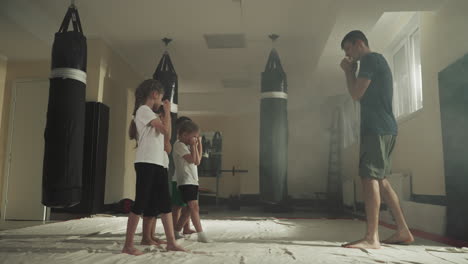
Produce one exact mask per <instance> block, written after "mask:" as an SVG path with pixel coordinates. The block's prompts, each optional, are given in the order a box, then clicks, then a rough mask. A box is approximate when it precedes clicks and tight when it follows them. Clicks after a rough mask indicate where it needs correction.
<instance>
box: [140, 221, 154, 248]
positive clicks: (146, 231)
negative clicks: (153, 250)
mask: <svg viewBox="0 0 468 264" xmlns="http://www.w3.org/2000/svg"><path fill="white" fill-rule="evenodd" d="M155 220H156V217H152V216H149V217H147V216H145V217H143V235H142V237H141V245H158V243H156V242H155V241H153V233H152V231H153V226H154V223H155Z"/></svg>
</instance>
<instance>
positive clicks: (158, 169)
mask: <svg viewBox="0 0 468 264" xmlns="http://www.w3.org/2000/svg"><path fill="white" fill-rule="evenodd" d="M135 171H136V192H135V203H134V204H133V206H132V210H131V211H132V212H133V213H134V214H137V215H141V214H143V215H144V216H150V217H151V216H157V215H158V214H160V213H163V214H167V213H170V212H171V196H170V194H169V185H168V175H167V169H166V168H164V167H163V166H159V165H156V164H151V163H135Z"/></svg>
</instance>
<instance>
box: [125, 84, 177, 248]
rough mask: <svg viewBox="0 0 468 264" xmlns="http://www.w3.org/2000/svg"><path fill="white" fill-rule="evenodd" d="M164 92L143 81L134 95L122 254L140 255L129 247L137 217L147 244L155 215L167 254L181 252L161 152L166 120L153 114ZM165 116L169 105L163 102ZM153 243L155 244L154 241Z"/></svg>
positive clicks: (167, 122)
mask: <svg viewBox="0 0 468 264" xmlns="http://www.w3.org/2000/svg"><path fill="white" fill-rule="evenodd" d="M163 95H164V89H163V87H162V85H161V84H160V83H159V81H156V80H153V79H149V80H145V81H143V83H141V84H140V85H139V86H138V88H137V89H136V91H135V108H134V111H133V114H134V118H133V120H132V122H131V124H130V128H129V135H130V139H135V140H136V141H137V149H136V157H135V171H136V177H137V179H136V192H135V203H134V204H133V206H132V209H131V212H130V214H129V216H128V222H127V233H126V237H125V245H124V247H123V249H122V252H123V253H127V254H130V255H141V254H143V253H142V252H141V251H140V250H138V249H136V248H135V246H134V243H133V239H134V236H135V231H136V228H137V226H138V222H139V219H140V216H141V215H143V237H144V238H143V239H144V240H148V241H151V240H152V234H151V228H152V226H153V224H154V222H153V219H154V218H155V217H156V214H159V213H161V214H162V215H161V220H162V222H163V225H164V230H165V233H166V238H167V250H173V251H185V250H184V249H183V248H182V247H180V246H179V245H177V243H176V242H175V237H174V227H173V225H172V214H171V200H170V194H169V186H168V184H167V182H168V175H167V169H166V167H167V165H168V158H167V153H166V152H165V151H164V143H165V140H164V137H165V136H166V137H167V136H168V135H169V133H170V128H169V127H170V126H171V124H170V119H167V118H165V120H161V119H160V118H159V117H158V115H157V114H156V113H154V112H153V110H152V109H153V108H154V107H159V106H160V105H161V104H162V101H161V100H162V97H163ZM164 107H165V109H166V110H167V111H166V112H169V110H170V109H169V108H170V104H169V102H167V101H165V102H164ZM155 242H156V241H155Z"/></svg>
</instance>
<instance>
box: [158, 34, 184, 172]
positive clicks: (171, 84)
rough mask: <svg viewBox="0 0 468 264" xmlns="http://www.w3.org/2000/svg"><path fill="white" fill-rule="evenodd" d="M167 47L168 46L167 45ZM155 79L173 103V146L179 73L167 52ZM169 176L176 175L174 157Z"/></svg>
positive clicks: (175, 137) (165, 97) (165, 40)
mask: <svg viewBox="0 0 468 264" xmlns="http://www.w3.org/2000/svg"><path fill="white" fill-rule="evenodd" d="M163 41H164V42H167V43H169V42H170V41H171V40H170V39H163ZM166 45H167V44H166ZM153 79H155V80H158V81H159V82H161V84H162V85H163V87H164V97H163V101H164V100H169V101H170V102H171V121H172V122H171V123H172V124H171V132H172V133H171V144H172V145H173V144H174V142H175V141H176V140H177V135H176V133H177V132H176V129H175V121H176V120H177V113H178V105H177V104H178V102H179V88H178V78H177V73H176V71H175V69H174V65H173V64H172V61H171V57H170V56H169V53H168V52H167V51H165V52H164V54H163V56H162V58H161V60H160V61H159V64H158V66H157V67H156V71H155V72H154V74H153ZM169 159H170V162H169V175H172V174H173V173H174V162H172V155H170V156H169Z"/></svg>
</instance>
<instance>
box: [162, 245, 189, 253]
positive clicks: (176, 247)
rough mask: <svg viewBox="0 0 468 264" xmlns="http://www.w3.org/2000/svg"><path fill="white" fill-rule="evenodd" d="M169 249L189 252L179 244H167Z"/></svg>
mask: <svg viewBox="0 0 468 264" xmlns="http://www.w3.org/2000/svg"><path fill="white" fill-rule="evenodd" d="M166 249H167V251H182V252H187V250H185V249H184V248H183V247H181V246H179V245H177V244H167V246H166Z"/></svg>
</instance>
